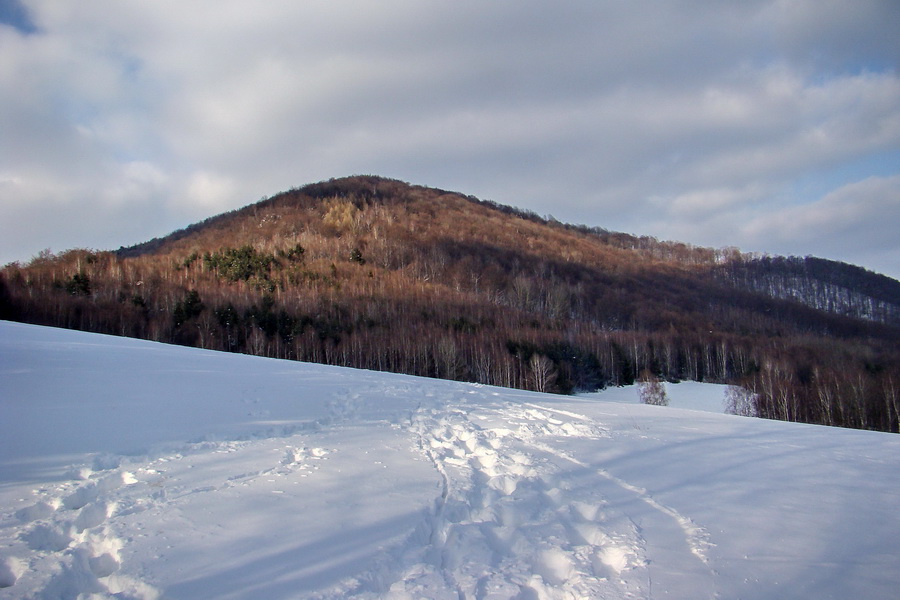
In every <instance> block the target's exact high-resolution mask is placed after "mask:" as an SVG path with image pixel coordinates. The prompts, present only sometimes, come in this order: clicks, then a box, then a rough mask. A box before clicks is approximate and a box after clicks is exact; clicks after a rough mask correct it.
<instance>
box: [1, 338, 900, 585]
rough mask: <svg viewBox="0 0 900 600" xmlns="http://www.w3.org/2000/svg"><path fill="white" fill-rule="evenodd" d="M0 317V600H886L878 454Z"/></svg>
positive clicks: (893, 450) (886, 480) (815, 434)
mask: <svg viewBox="0 0 900 600" xmlns="http://www.w3.org/2000/svg"><path fill="white" fill-rule="evenodd" d="M602 398H603V396H602V393H601V395H600V397H599V399H597V398H595V399H591V400H585V399H582V398H577V397H568V396H554V395H548V394H537V393H534V392H526V391H517V390H509V389H503V388H495V387H489V386H481V385H472V384H463V383H456V382H446V381H438V380H433V379H431V380H428V379H422V378H415V377H409V376H401V375H392V374H385V373H374V372H371V371H359V370H353V369H346V368H335V367H329V366H322V365H311V364H301V363H296V362H286V361H280V360H265V359H260V358H256V357H249V356H239V355H234V354H225V353H221V352H211V351H204V350H198V349H193V348H179V347H176V346H169V345H164V344H158V343H152V342H147V341H140V340H129V339H123V338H116V337H110V336H100V335H95V334H87V333H83V332H75V331H64V330H60V329H50V328H42V327H35V326H31V325H23V324H18V323H6V322H0V413H2V414H3V415H4V418H3V419H0V588H2V589H0V596H2V597H3V598H15V599H19V598H48V599H49V598H76V597H79V598H81V597H85V598H86V597H91V598H112V597H116V598H128V599H131V600H155V599H157V598H180V599H182V600H193V599H206V598H222V599H232V600H239V599H240V600H243V599H255V598H267V599H271V600H279V599H285V600H286V599H288V598H292V599H310V600H311V599H319V600H323V599H335V600H336V599H338V598H358V599H367V600H373V599H385V600H388V599H390V600H396V599H398V598H423V597H424V598H436V599H444V598H449V599H453V600H457V599H459V598H491V599H495V600H499V599H506V598H535V599H540V600H557V599H560V598H609V599H616V600H618V599H625V598H691V599H700V598H709V599H712V598H743V599H745V600H768V599H770V598H791V599H794V598H796V599H800V598H804V599H805V598H817V599H822V600H825V599H845V598H889V597H892V596H893V594H894V592H895V591H896V589H897V586H898V585H900V572H898V571H897V569H896V568H894V567H895V565H896V564H897V560H898V548H897V539H898V537H900V518H898V515H897V511H896V498H897V496H898V495H900V480H898V478H897V477H896V472H897V469H898V467H900V458H898V457H900V452H898V450H900V437H897V436H894V435H888V434H883V433H876V432H867V431H850V430H840V429H834V428H826V427H817V426H809V425H799V424H791V423H776V422H769V421H762V420H758V419H746V418H740V417H734V416H728V415H721V414H720V415H716V414H711V413H704V412H693V411H686V410H678V409H673V408H665V407H654V406H643V405H626V404H615V403H609V402H604V401H603V399H602Z"/></svg>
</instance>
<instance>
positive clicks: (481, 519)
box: [321, 389, 715, 600]
mask: <svg viewBox="0 0 900 600" xmlns="http://www.w3.org/2000/svg"><path fill="white" fill-rule="evenodd" d="M423 394H424V400H423V402H422V403H421V405H420V406H419V407H418V408H417V410H416V411H415V413H414V414H413V415H412V417H411V421H410V424H409V430H410V431H411V432H412V433H413V434H415V436H416V437H417V439H418V445H419V447H420V448H421V451H422V452H423V453H424V455H425V456H427V457H428V459H429V460H430V461H431V463H432V464H433V465H434V467H435V470H436V471H437V472H438V473H439V474H440V477H441V488H440V494H439V495H438V497H437V498H436V499H435V503H434V507H433V509H432V510H431V511H430V513H429V514H428V516H427V517H426V519H425V521H424V522H423V523H421V524H420V525H419V527H418V528H417V530H416V532H415V533H414V534H413V535H411V536H410V538H409V539H408V540H407V542H406V543H405V544H404V545H402V546H401V548H400V549H399V552H395V554H394V556H393V557H392V561H389V562H388V564H382V565H380V566H379V568H378V570H377V572H376V573H370V574H369V575H368V576H367V577H366V578H364V579H366V581H367V583H366V585H363V586H359V587H357V588H355V589H347V588H341V589H340V595H342V596H348V597H358V598H369V597H388V598H394V599H401V598H424V597H427V598H448V599H451V598H452V599H454V600H457V599H477V600H492V599H494V600H499V599H501V598H523V599H528V598H533V599H548V600H550V599H558V598H559V599H562V598H650V597H653V589H652V588H653V585H654V581H655V582H656V586H657V588H658V589H659V590H660V593H661V595H662V594H665V595H668V594H670V593H671V594H674V596H672V597H692V598H714V597H715V593H714V591H713V588H714V583H713V576H714V574H713V573H712V572H711V571H710V569H709V568H708V566H707V565H706V564H705V563H706V557H705V555H704V554H703V551H704V549H705V548H706V547H707V543H706V541H705V540H706V537H707V536H706V532H705V531H703V530H702V528H700V527H698V526H696V525H695V524H693V523H692V522H691V521H690V519H687V518H685V517H683V516H682V515H680V514H678V513H677V512H676V511H675V510H673V509H671V508H669V507H666V506H664V505H662V504H660V503H659V502H657V501H656V500H655V499H653V498H652V497H651V496H650V495H649V494H648V493H647V492H646V490H643V489H640V488H638V487H636V486H633V485H630V484H628V483H627V482H625V481H622V480H621V479H619V478H616V477H614V476H612V475H610V474H609V473H607V472H605V471H603V470H602V469H597V468H595V467H592V466H591V465H588V464H585V463H583V462H581V461H579V460H578V459H577V458H574V457H572V456H570V455H568V454H567V452H566V451H565V450H564V449H563V448H564V447H565V446H566V443H567V442H568V441H570V440H571V438H581V439H585V440H597V441H603V440H606V441H607V442H609V437H610V436H609V435H608V433H607V431H606V430H605V428H604V427H603V425H602V424H601V423H598V422H596V421H594V420H592V419H590V418H588V417H585V416H583V415H579V414H577V413H573V412H570V411H565V410H560V409H554V408H548V407H544V406H541V405H538V404H531V403H529V404H516V403H512V402H508V401H507V402H504V401H500V400H498V399H497V398H496V396H497V394H496V393H495V394H494V396H493V400H494V402H485V397H484V394H481V393H479V392H476V391H472V392H470V393H469V394H468V395H463V394H455V395H448V396H447V397H439V396H437V395H436V394H434V393H433V392H430V391H427V389H423ZM636 505H637V506H636ZM641 505H643V507H649V508H650V509H651V510H649V511H647V510H642V507H641ZM635 515H637V516H635ZM635 518H637V519H638V522H635ZM373 581H375V582H377V585H375V586H373V585H371V582H373ZM679 594H686V596H679ZM321 597H333V596H332V595H329V594H328V593H325V594H323V595H322V596H321Z"/></svg>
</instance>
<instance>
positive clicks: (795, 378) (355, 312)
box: [0, 176, 900, 431]
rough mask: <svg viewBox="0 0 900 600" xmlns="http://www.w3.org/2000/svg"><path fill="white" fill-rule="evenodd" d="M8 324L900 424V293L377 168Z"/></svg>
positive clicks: (72, 257)
mask: <svg viewBox="0 0 900 600" xmlns="http://www.w3.org/2000/svg"><path fill="white" fill-rule="evenodd" d="M0 317H2V318H7V319H13V320H22V321H28V322H34V323H40V324H48V325H55V326H62V327H71V328H77V329H84V330H90V331H98V332H105V333H114V334H119V335H126V336H133V337H141V338H148V339H154V340H159V341H165V342H176V343H180V344H186V345H196V346H202V347H205V348H212V349H220V350H228V351H234V352H245V353H251V354H258V355H265V356H275V357H283V358H292V359H297V360H306V361H312V362H324V363H330V364H337V365H344V366H353V367H361V368H368V369H377V370H386V371H394V372H402V373H410V374H416V375H424V376H433V377H442V378H448V379H460V380H467V381H477V382H483V383H489V384H495V385H502V386H509V387H523V388H532V389H537V390H542V391H561V392H571V391H574V390H579V389H596V388H598V387H602V386H606V385H618V384H623V383H630V382H632V381H634V380H635V378H637V377H639V376H640V374H641V373H645V375H646V374H647V373H650V374H655V375H658V376H661V377H665V378H668V379H672V380H677V379H691V380H698V381H717V382H732V383H739V384H742V385H744V386H745V387H747V388H749V389H752V390H753V391H754V392H755V393H756V394H757V397H756V404H757V406H756V408H757V410H758V412H759V414H760V415H761V416H766V417H771V418H779V419H788V420H799V421H807V422H815V423H824V424H832V425H841V426H849V427H862V428H877V429H883V430H889V431H897V430H898V419H900V344H898V342H900V283H898V282H897V281H895V280H893V279H890V278H887V277H884V276H881V275H877V274H874V273H871V272H869V271H866V270H864V269H860V268H858V267H853V266H851V265H846V264H843V263H836V262H833V261H826V260H822V259H816V258H785V257H759V256H748V255H743V254H741V253H739V252H737V251H735V250H733V249H726V250H714V249H709V248H698V247H693V246H689V245H686V244H681V243H676V242H661V241H658V240H655V239H653V238H648V237H636V236H632V235H628V234H623V233H615V232H610V231H607V230H604V229H600V228H589V227H584V226H574V225H566V224H563V223H559V222H557V221H555V220H552V219H545V218H541V217H539V216H538V215H535V214H533V213H529V212H525V211H521V210H517V209H514V208H510V207H507V206H501V205H498V204H495V203H492V202H486V201H481V200H478V199H476V198H473V197H471V196H464V195H461V194H457V193H452V192H446V191H442V190H437V189H432V188H426V187H419V186H412V185H409V184H406V183H403V182H400V181H395V180H389V179H383V178H378V177H365V176H360V177H350V178H344V179H338V180H331V181H327V182H322V183H317V184H312V185H307V186H304V187H302V188H298V189H294V190H290V191H288V192H284V193H281V194H278V195H275V196H273V197H271V198H268V199H266V200H263V201H260V202H258V203H256V204H252V205H250V206H247V207H245V208H242V209H240V210H236V211H232V212H229V213H225V214H222V215H219V216H216V217H212V218H210V219H207V220H206V221H203V222H202V223H198V224H196V225H192V226H190V227H187V228H186V229H184V230H181V231H177V232H175V233H173V234H171V235H169V236H166V237H164V238H160V239H154V240H151V241H149V242H146V243H144V244H140V245H138V246H134V247H131V248H122V249H120V250H119V251H117V252H97V251H88V250H72V251H69V252H65V253H62V254H60V255H58V256H49V255H44V256H41V257H39V258H36V259H34V260H32V261H31V262H30V263H29V264H28V265H25V266H22V265H17V264H12V265H7V266H6V267H5V268H4V269H3V270H2V274H0Z"/></svg>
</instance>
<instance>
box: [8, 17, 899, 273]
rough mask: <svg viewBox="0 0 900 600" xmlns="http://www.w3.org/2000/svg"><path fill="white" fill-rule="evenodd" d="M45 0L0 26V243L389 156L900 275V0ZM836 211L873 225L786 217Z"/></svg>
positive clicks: (405, 168) (493, 188) (561, 206)
mask: <svg viewBox="0 0 900 600" xmlns="http://www.w3.org/2000/svg"><path fill="white" fill-rule="evenodd" d="M25 6H26V7H27V8H28V15H29V16H30V18H31V20H32V22H33V23H34V25H35V30H34V32H31V33H28V34H26V33H25V32H23V31H20V30H17V29H16V28H14V27H7V28H3V27H2V26H0V103H2V105H3V106H4V107H5V109H4V111H3V113H2V114H0V127H2V130H3V132H4V135H3V136H2V137H0V203H2V204H0V222H2V223H3V224H2V225H0V227H2V228H3V229H4V231H3V233H4V234H6V231H5V230H6V229H7V228H9V229H11V230H12V229H15V230H16V231H19V232H20V231H21V230H22V229H23V224H24V228H25V229H27V230H28V232H29V234H28V236H27V237H25V236H22V235H21V234H19V233H17V234H16V235H12V234H9V235H3V236H2V237H3V240H2V241H0V261H6V260H13V259H27V258H28V257H29V256H30V255H32V254H34V253H36V252H37V251H38V250H40V249H41V248H44V247H46V246H53V247H54V248H61V247H63V246H65V245H66V244H68V243H69V242H67V241H66V240H70V239H71V240H79V241H77V242H75V243H78V244H79V245H87V246H94V247H116V246H118V245H120V244H128V243H134V242H137V241H142V240H144V239H146V238H149V237H153V236H156V235H162V234H165V233H167V232H168V231H169V230H171V229H174V228H177V227H181V226H184V225H187V224H188V223H190V222H192V221H193V220H196V219H200V218H204V217H206V216H210V215H211V214H214V213H217V212H219V211H222V210H227V209H230V208H234V207H237V206H240V205H243V204H247V203H249V202H252V201H254V200H256V199H258V198H259V197H261V196H263V195H267V194H271V193H274V192H277V191H280V190H283V189H286V188H289V187H292V186H295V185H299V184H303V183H308V182H312V181H317V180H321V179H325V178H329V177H337V176H342V175H348V174H353V173H375V174H382V175H386V176H391V177H398V178H401V179H405V180H408V181H412V182H415V183H421V184H426V185H435V186H439V187H443V188H447V189H455V190H458V191H462V192H464V193H471V194H475V195H477V196H480V197H484V198H491V199H494V200H497V201H500V202H505V203H510V204H514V205H517V206H522V207H525V208H528V209H531V210H535V211H536V212H538V213H541V214H548V213H552V214H554V215H555V216H556V217H557V218H560V219H561V220H565V221H573V222H579V223H586V224H590V225H600V226H604V227H607V228H610V229H620V230H625V231H631V232H635V233H641V234H651V235H657V236H659V237H664V238H675V239H683V240H684V241H687V242H692V243H697V244H711V245H736V246H739V247H742V248H745V249H747V250H757V251H759V250H762V251H769V252H773V253H774V252H792V253H799V254H809V253H817V252H820V253H824V254H827V255H828V256H829V257H832V258H839V259H842V260H847V261H850V262H856V263H862V264H863V266H868V267H870V268H877V269H882V270H883V271H884V272H886V273H888V274H891V275H893V276H895V277H897V276H900V266H898V265H896V264H893V263H891V262H890V261H884V260H882V259H881V258H880V257H882V256H883V255H884V254H885V253H888V254H890V253H893V255H898V254H900V242H898V241H896V240H894V239H893V238H892V237H887V236H877V235H872V228H873V227H876V225H873V224H872V222H871V221H870V220H869V219H870V218H873V217H875V216H876V215H875V214H874V212H875V211H877V210H883V211H884V215H883V216H882V218H881V219H880V222H879V224H878V225H877V226H878V227H884V228H888V227H890V226H891V225H892V226H894V227H896V225H898V216H897V212H896V210H891V209H892V207H895V205H894V204H892V202H894V201H895V200H896V195H897V190H896V185H893V187H892V186H891V185H887V184H884V182H891V181H893V179H892V177H894V176H896V175H898V169H897V167H896V166H895V167H887V168H886V167H885V164H888V163H890V161H889V160H887V159H886V158H885V157H891V156H895V155H896V154H897V153H898V152H900V78H898V74H897V65H898V57H900V41H898V39H897V36H896V35H895V33H894V27H893V25H892V23H896V22H897V18H898V15H900V8H898V7H897V5H896V3H891V2H884V1H878V0H862V1H861V2H855V3H852V4H847V3H841V2H820V1H817V2H812V1H807V0H771V1H768V0H766V1H764V0H757V1H751V2H723V3H713V4H711V3H707V2H697V1H693V0H680V1H675V2H666V3H660V2H651V1H649V0H648V1H640V2H628V3H613V2H600V3H598V2H587V1H584V2H570V3H563V4H560V3H555V4H554V3H549V2H544V1H537V0H528V1H525V2H515V3H512V2H491V3H483V2H478V3H476V2H471V1H463V2H455V3H446V4H439V5H437V6H433V5H428V6H426V5H423V4H422V3H419V2H412V1H411V0H390V1H388V2H383V3H378V4H377V5H373V4H371V3H366V2H340V1H339V2H332V3H327V4H326V3H312V4H310V3H296V2H288V1H286V0H273V1H272V2H267V3H265V4H264V5H259V6H257V5H254V6H250V5H247V4H246V3H244V2H239V1H237V0H225V1H218V2H211V1H198V2H192V3H190V4H188V5H185V4H184V3H174V2H168V1H161V2H153V3H138V4H135V3H121V2H112V1H109V2H100V1H98V2H93V3H78V4H77V5H75V4H72V3H56V2H50V1H45V0H32V1H30V2H28V3H27V4H25ZM834 173H840V176H839V177H838V176H836V175H834ZM810 180H817V181H821V182H822V183H821V184H820V185H819V186H813V187H816V188H817V189H816V191H815V193H812V194H811V193H809V190H808V189H807V190H805V192H804V193H797V192H798V190H801V188H803V186H802V185H800V184H798V182H808V181H810ZM873 182H882V184H880V185H875V183H873ZM807 187H809V186H807ZM864 190H869V191H866V192H865V193H863V191H864ZM871 190H875V191H871ZM801 191H802V190H801ZM878 194H883V197H882V198H881V201H880V202H876V201H875V200H874V199H873V197H875V196H877V195H878ZM836 198H837V199H836ZM863 198H868V200H863ZM76 206H77V207H78V210H80V211H84V214H90V215H91V216H90V218H86V217H85V218H81V219H79V218H77V215H78V214H79V213H78V210H74V209H71V207H76ZM837 206H840V207H842V210H843V211H850V212H851V213H852V214H854V215H857V217H858V218H849V217H847V216H846V215H845V216H844V217H843V218H841V219H840V222H842V223H843V226H842V227H836V226H835V227H834V228H832V229H831V230H830V231H831V233H830V234H829V236H830V238H831V239H832V241H831V242H830V243H829V244H828V245H824V244H822V243H821V242H820V240H819V238H818V237H817V236H816V235H813V234H810V232H809V231H807V230H804V229H802V228H794V229H784V228H783V227H781V228H779V227H776V226H775V225H777V224H778V223H779V222H780V221H779V215H780V216H781V217H784V216H785V214H786V213H785V211H788V213H787V214H789V215H790V217H791V219H792V222H795V223H798V224H803V225H804V226H807V227H813V225H815V224H816V223H819V222H818V221H816V218H815V216H816V215H822V214H825V213H826V212H827V213H828V214H832V215H834V214H837V209H836V208H835V207H837ZM59 207H68V208H66V210H59ZM67 211H68V212H67ZM853 211H856V212H853ZM55 215H59V216H60V217H63V218H64V220H61V219H60V220H57V219H55ZM131 215H141V218H140V222H135V219H134V218H132V216H131ZM817 226H818V227H821V223H819V225H817ZM71 230H77V232H78V235H71V236H68V237H66V236H63V235H61V232H63V231H71ZM876 240H877V243H878V244H881V247H880V248H876V246H875V244H876Z"/></svg>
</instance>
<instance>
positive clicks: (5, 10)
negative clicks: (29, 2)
mask: <svg viewBox="0 0 900 600" xmlns="http://www.w3.org/2000/svg"><path fill="white" fill-rule="evenodd" d="M0 25H7V26H9V27H12V28H13V29H15V30H16V31H18V32H20V33H24V34H30V33H35V32H37V26H36V25H35V24H34V22H33V21H32V20H31V15H29V14H28V9H26V8H25V7H24V6H22V3H21V2H20V1H19V0H0Z"/></svg>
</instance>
